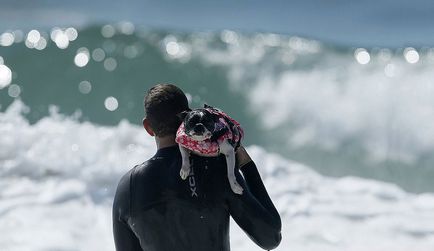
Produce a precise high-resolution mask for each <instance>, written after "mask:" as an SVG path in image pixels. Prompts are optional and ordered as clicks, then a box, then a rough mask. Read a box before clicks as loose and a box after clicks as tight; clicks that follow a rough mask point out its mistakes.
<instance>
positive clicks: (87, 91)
mask: <svg viewBox="0 0 434 251" xmlns="http://www.w3.org/2000/svg"><path fill="white" fill-rule="evenodd" d="M59 30H61V31H62V32H66V30H65V29H63V30H62V29H58V28H57V29H53V30H49V29H46V30H39V31H37V32H38V34H36V33H35V32H33V33H32V35H31V36H29V35H28V34H30V33H27V32H22V31H15V30H11V31H6V32H4V33H3V34H2V35H1V36H2V44H3V46H0V56H1V60H0V63H1V64H4V65H5V66H7V67H8V68H9V69H10V70H11V72H12V74H11V78H12V81H11V83H10V84H9V86H7V87H4V88H2V89H0V111H2V112H5V111H6V109H7V108H8V107H9V106H10V105H11V104H12V102H13V101H14V100H15V99H18V100H21V101H22V102H24V104H26V106H27V107H28V109H27V111H25V113H24V115H25V118H26V119H28V121H29V122H30V123H31V124H34V123H36V122H37V121H39V120H41V119H43V118H45V117H46V116H48V115H49V111H50V109H57V110H58V111H59V112H60V113H61V114H65V115H69V116H73V117H76V118H77V119H78V120H79V121H86V122H89V123H94V124H95V125H117V124H118V123H119V122H120V121H121V120H127V121H129V122H131V123H133V124H138V125H139V124H140V123H141V119H142V117H143V96H144V94H145V92H146V90H147V89H148V88H149V87H151V86H152V85H154V84H155V83H161V82H169V83H175V84H177V85H178V86H180V87H181V88H182V89H183V90H184V91H185V92H186V93H187V95H188V97H189V100H190V105H191V106H192V107H201V106H203V104H204V103H207V104H209V105H212V106H216V107H219V108H221V109H223V110H225V111H226V112H227V113H228V114H230V115H231V116H233V117H234V118H236V119H237V120H239V121H240V122H241V124H242V125H243V127H244V129H245V131H246V139H245V144H246V145H251V144H257V145H260V146H262V147H264V148H265V149H266V150H267V151H270V152H275V153H278V154H280V155H282V156H284V157H286V158H288V159H293V160H296V161H299V162H302V163H305V164H308V165H309V166H311V167H312V168H314V169H315V170H317V171H319V172H320V173H321V174H324V175H328V176H336V177H343V176H347V175H354V176H359V177H367V178H372V179H377V180H383V181H388V182H392V183H395V184H398V185H399V186H401V187H402V188H404V189H406V190H408V191H411V192H428V191H433V190H434V185H433V183H432V179H433V178H434V169H433V168H432V166H433V165H434V155H433V154H432V152H433V149H434V143H433V141H432V139H433V138H434V130H433V128H434V121H433V118H434V116H433V115H434V82H433V79H434V76H433V75H434V72H433V71H432V70H431V69H432V68H433V67H434V49H432V48H428V47H423V48H412V47H407V48H355V47H354V48H353V47H343V46H337V45H333V44H329V43H324V42H321V41H317V40H312V39H306V38H302V37H297V36H283V35H279V34H270V33H240V32H235V31H230V30H224V31H221V32H179V31H171V30H158V29H147V28H143V27H142V28H140V27H135V26H134V25H133V24H131V23H128V22H124V23H120V24H116V25H101V26H90V27H88V28H83V29H79V30H78V33H77V34H75V37H74V39H71V41H68V43H67V45H66V47H65V44H62V43H65V38H64V37H63V39H64V40H61V38H62V37H57V40H56V38H55V36H54V38H53V33H55V32H58V31H59ZM6 33H9V34H13V35H14V36H15V37H14V38H15V39H14V40H13V42H12V43H9V42H8V40H7V39H9V38H8V37H6V36H5V35H4V34H6ZM35 34H36V37H35ZM54 35H55V34H54ZM72 35H73V36H74V34H72ZM77 35H78V36H77ZM9 37H10V36H9ZM29 37H30V41H33V40H35V39H39V40H38V41H36V42H35V43H34V44H32V42H29ZM41 38H44V40H45V44H42V45H41V44H40V43H41V42H40V41H41ZM6 45H7V46H6ZM29 47H30V48H29ZM32 47H37V48H32ZM59 47H60V48H59ZM31 48H32V49H31ZM53 105H54V106H53ZM50 107H51V108H50ZM54 107H56V108H54Z"/></svg>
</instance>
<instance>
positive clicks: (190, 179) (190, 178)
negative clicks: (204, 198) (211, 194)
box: [188, 168, 198, 197]
mask: <svg viewBox="0 0 434 251" xmlns="http://www.w3.org/2000/svg"><path fill="white" fill-rule="evenodd" d="M188 184H189V185H190V191H191V197H194V196H196V197H198V195H197V193H196V180H195V179H194V168H192V169H191V172H190V176H188Z"/></svg>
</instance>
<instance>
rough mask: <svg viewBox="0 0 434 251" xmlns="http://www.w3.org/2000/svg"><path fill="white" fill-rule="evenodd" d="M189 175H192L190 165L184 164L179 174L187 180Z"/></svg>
mask: <svg viewBox="0 0 434 251" xmlns="http://www.w3.org/2000/svg"><path fill="white" fill-rule="evenodd" d="M188 175H190V167H189V166H182V168H181V170H180V171H179V176H181V179H183V180H185V179H187V177H188Z"/></svg>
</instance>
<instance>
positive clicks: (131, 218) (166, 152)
mask: <svg viewBox="0 0 434 251" xmlns="http://www.w3.org/2000/svg"><path fill="white" fill-rule="evenodd" d="M181 161H182V160H181V154H180V152H179V149H178V147H177V146H173V147H167V148H162V149H160V150H158V151H157V153H156V155H155V156H154V157H153V158H151V159H150V160H148V161H147V162H145V163H143V164H141V165H138V166H136V167H134V168H133V169H131V170H130V171H129V172H128V173H127V174H126V175H124V176H123V177H122V179H121V181H120V182H119V185H118V188H117V191H116V196H115V199H114V204H113V232H114V239H115V244H116V250H117V251H131V250H137V251H139V250H144V251H184V250H185V251H187V250H188V251H214V250H215V251H217V250H218V251H228V250H230V247H229V246H230V245H229V215H231V216H232V217H233V219H234V220H235V221H236V222H237V224H238V225H239V226H240V227H241V228H242V229H243V230H244V231H245V232H246V234H247V235H248V236H249V237H250V238H251V239H252V240H253V241H254V242H255V243H256V244H257V245H259V246H260V247H262V248H264V249H273V248H275V247H277V245H279V243H280V240H281V238H282V237H281V220H280V216H279V213H278V212H277V210H276V208H275V207H274V205H273V203H272V201H271V200H270V198H269V196H268V194H267V191H266V190H265V187H264V185H263V183H262V180H261V178H260V176H259V173H258V170H257V169H256V166H255V164H254V163H253V161H251V162H249V163H247V164H245V165H244V166H243V167H242V170H243V171H242V172H243V176H244V179H243V177H242V176H241V174H240V172H239V171H238V170H237V171H236V172H235V173H236V178H237V181H238V183H239V184H240V185H241V186H243V188H244V192H243V194H242V195H237V194H235V193H233V192H232V190H231V188H230V186H229V182H228V178H227V170H226V160H225V158H224V156H220V157H214V158H209V157H198V156H192V157H191V163H192V169H191V170H192V171H191V172H190V176H189V177H188V178H187V179H186V180H182V179H181V178H180V176H179V170H180V168H181Z"/></svg>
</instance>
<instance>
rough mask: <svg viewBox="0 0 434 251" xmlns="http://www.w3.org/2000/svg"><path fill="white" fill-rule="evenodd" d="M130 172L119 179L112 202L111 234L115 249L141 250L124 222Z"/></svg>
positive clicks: (126, 212)
mask: <svg viewBox="0 0 434 251" xmlns="http://www.w3.org/2000/svg"><path fill="white" fill-rule="evenodd" d="M133 170H134V169H133ZM132 172H133V171H130V172H128V173H127V174H125V175H124V176H123V177H122V179H121V180H120V181H119V185H118V188H117V189H116V195H115V198H114V202H113V211H112V216H113V235H114V240H115V246H116V251H143V250H142V248H141V247H140V243H139V240H138V239H137V237H136V236H135V234H134V233H133V231H132V230H131V228H130V227H129V225H128V223H127V222H126V217H127V216H129V215H130V201H131V189H130V184H131V182H130V180H131V173H132Z"/></svg>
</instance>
